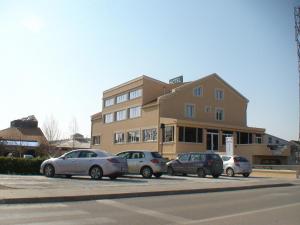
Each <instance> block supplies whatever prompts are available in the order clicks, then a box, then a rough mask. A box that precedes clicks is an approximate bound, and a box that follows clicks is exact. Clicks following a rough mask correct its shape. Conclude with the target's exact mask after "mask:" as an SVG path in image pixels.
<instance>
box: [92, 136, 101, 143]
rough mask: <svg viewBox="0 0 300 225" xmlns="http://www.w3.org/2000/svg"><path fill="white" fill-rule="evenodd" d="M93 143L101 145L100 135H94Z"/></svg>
mask: <svg viewBox="0 0 300 225" xmlns="http://www.w3.org/2000/svg"><path fill="white" fill-rule="evenodd" d="M93 145H100V136H93Z"/></svg>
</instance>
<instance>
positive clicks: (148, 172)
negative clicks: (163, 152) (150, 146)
mask: <svg viewBox="0 0 300 225" xmlns="http://www.w3.org/2000/svg"><path fill="white" fill-rule="evenodd" d="M152 174H153V171H152V169H151V168H150V167H149V166H144V167H143V168H142V169H141V175H142V176H143V178H151V177H152Z"/></svg>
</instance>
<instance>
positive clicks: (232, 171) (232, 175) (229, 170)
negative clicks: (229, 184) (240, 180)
mask: <svg viewBox="0 0 300 225" xmlns="http://www.w3.org/2000/svg"><path fill="white" fill-rule="evenodd" d="M226 174H227V176H229V177H234V170H233V169H232V168H228V169H227V170H226Z"/></svg>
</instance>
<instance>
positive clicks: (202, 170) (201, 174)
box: [197, 168, 206, 178]
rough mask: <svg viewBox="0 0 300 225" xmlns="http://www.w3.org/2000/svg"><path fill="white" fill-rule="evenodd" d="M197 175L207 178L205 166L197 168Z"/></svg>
mask: <svg viewBox="0 0 300 225" xmlns="http://www.w3.org/2000/svg"><path fill="white" fill-rule="evenodd" d="M197 175H198V177H201V178H205V177H206V174H205V171H204V169H203V168H199V169H198V170H197Z"/></svg>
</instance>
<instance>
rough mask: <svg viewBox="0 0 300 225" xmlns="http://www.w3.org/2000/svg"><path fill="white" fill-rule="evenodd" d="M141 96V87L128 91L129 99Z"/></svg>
mask: <svg viewBox="0 0 300 225" xmlns="http://www.w3.org/2000/svg"><path fill="white" fill-rule="evenodd" d="M141 96H142V89H138V90H134V91H131V92H129V99H135V98H138V97H141Z"/></svg>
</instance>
